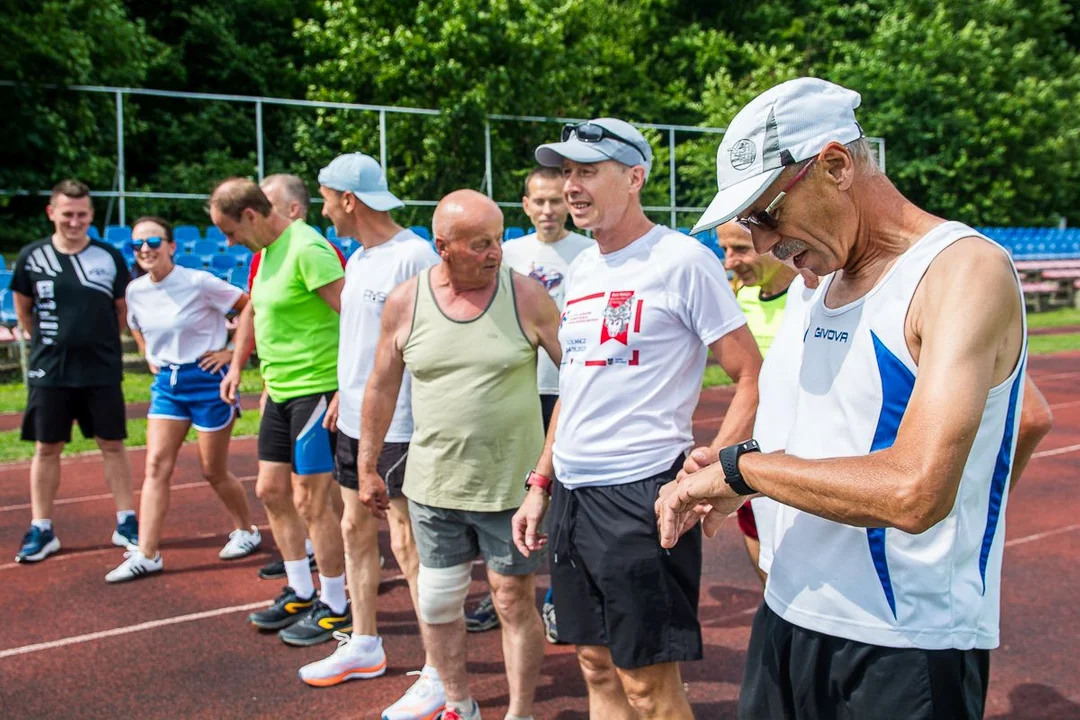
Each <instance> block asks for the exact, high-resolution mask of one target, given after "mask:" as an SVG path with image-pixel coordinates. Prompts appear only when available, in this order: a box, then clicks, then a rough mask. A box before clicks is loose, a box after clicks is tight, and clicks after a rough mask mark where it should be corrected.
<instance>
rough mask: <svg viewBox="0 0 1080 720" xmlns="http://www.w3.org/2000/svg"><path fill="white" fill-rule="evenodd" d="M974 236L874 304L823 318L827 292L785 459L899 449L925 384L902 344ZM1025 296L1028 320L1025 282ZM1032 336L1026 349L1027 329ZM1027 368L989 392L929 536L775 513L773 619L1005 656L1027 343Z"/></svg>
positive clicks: (952, 231) (962, 232)
mask: <svg viewBox="0 0 1080 720" xmlns="http://www.w3.org/2000/svg"><path fill="white" fill-rule="evenodd" d="M971 236H978V237H982V236H980V235H979V234H978V233H977V232H975V231H974V230H973V229H971V228H970V227H967V226H966V225H963V224H961V223H956V222H946V223H942V224H941V225H938V226H937V227H936V228H934V229H933V230H931V231H930V232H929V233H927V234H926V235H925V236H924V237H922V238H921V239H920V240H919V241H918V242H917V243H915V244H914V245H913V246H912V247H911V248H910V249H909V250H907V251H906V252H905V253H904V254H903V255H902V256H901V257H900V258H899V259H898V260H897V261H896V263H895V264H894V265H893V267H892V268H891V269H890V270H889V271H888V272H887V273H886V274H885V276H884V277H883V278H882V279H881V280H880V281H879V282H878V283H877V285H875V286H874V288H873V289H872V290H870V292H869V293H867V294H866V295H865V296H864V297H863V298H860V299H859V300H856V301H854V302H851V303H849V304H847V305H845V306H843V307H839V308H828V307H826V306H825V304H824V298H825V297H826V294H827V292H828V287H829V284H830V283H831V279H828V280H825V281H823V282H822V284H821V289H820V291H819V292H818V294H817V295H816V296H815V298H814V300H813V302H812V303H811V305H810V308H809V311H808V313H807V321H806V322H807V324H806V326H805V330H804V333H803V337H804V346H803V358H802V364H801V368H800V375H799V387H798V392H797V403H796V409H795V418H794V424H793V425H792V428H791V432H790V433H789V436H788V441H787V444H786V446H785V448H786V451H787V453H788V454H790V455H795V456H797V457H801V458H811V459H812V458H831V457H853V456H860V455H866V454H868V453H871V452H874V451H877V450H881V449H884V448H887V447H890V446H891V445H892V443H893V442H894V440H895V438H896V432H897V428H898V427H899V425H900V421H901V419H902V418H903V415H904V412H905V411H906V409H907V403H908V400H909V398H910V395H911V391H912V387H913V385H914V383H915V377H916V376H917V375H918V372H919V368H918V367H917V366H916V365H915V362H914V361H913V360H912V358H911V354H910V353H909V352H908V348H907V342H906V340H905V338H904V318H905V316H906V315H907V311H908V306H909V305H910V303H911V298H912V296H913V294H914V293H915V290H916V288H917V287H918V285H919V282H920V281H921V279H922V277H923V275H924V273H925V272H926V269H927V267H928V266H929V265H930V263H931V262H932V261H933V260H934V258H935V257H937V255H938V253H940V252H941V251H942V250H943V249H945V248H946V247H948V246H949V245H951V244H952V243H953V242H955V241H956V240H959V239H961V238H964V237H971ZM987 242H991V241H989V240H987ZM994 247H998V246H997V245H995V246H994ZM1002 252H1004V251H1002ZM1014 272H1015V271H1014ZM1016 292H1017V300H1018V302H1020V303H1021V307H1023V298H1022V297H1021V295H1020V290H1019V278H1018V279H1017V290H1016ZM956 321H957V322H963V319H962V318H957V319H956ZM1023 324H1024V328H1023V329H1024V337H1026V336H1027V321H1026V319H1025V320H1024V321H1023ZM1020 358H1021V360H1020V362H1018V363H1017V365H1016V367H1015V368H1014V369H1013V372H1012V373H1011V374H1010V375H1009V377H1008V378H1007V379H1006V380H1005V381H1004V382H1002V383H1001V384H1000V385H998V386H997V387H994V388H992V389H991V390H990V392H989V395H988V397H987V401H986V408H985V409H984V410H983V413H982V418H981V419H980V422H979V428H978V431H977V432H976V435H975V441H974V445H973V446H972V448H971V454H970V455H969V456H968V460H967V463H966V464H965V465H964V470H963V476H962V479H961V481H960V486H959V488H958V490H957V495H956V503H955V505H954V506H953V508H952V510H951V511H950V512H949V515H948V517H946V518H945V519H944V520H942V521H941V522H939V523H938V524H937V525H935V526H934V527H932V528H930V529H929V530H927V531H926V532H924V533H921V534H919V535H911V534H908V533H905V532H902V531H900V530H897V529H894V528H888V529H881V528H870V529H867V528H860V527H852V526H849V525H843V524H840V523H836V522H831V521H829V520H825V519H822V518H820V517H817V516H815V515H811V514H809V513H805V512H801V511H799V510H795V509H793V508H790V507H787V506H783V505H779V506H778V508H779V509H778V515H779V518H778V522H777V531H778V534H777V537H776V539H775V547H774V549H773V559H772V568H771V569H772V572H770V573H769V579H768V583H767V585H766V588H765V600H766V602H767V603H768V604H769V607H771V608H772V609H773V611H774V612H776V613H777V614H779V615H780V616H781V617H783V618H784V619H785V620H787V621H789V622H791V623H793V624H795V625H798V626H800V627H803V628H807V629H810V630H815V631H818V632H822V633H826V634H828V635H833V636H837V637H842V638H847V639H850V640H856V641H859V642H863V643H868V644H872V645H879V646H886V647H917V648H923V649H929V650H933V649H946V648H956V649H960V650H967V649H971V648H984V649H991V648H994V647H996V646H997V644H998V616H999V600H1000V590H1001V556H1002V549H1003V546H1004V540H1005V505H1006V501H1007V499H1008V485H1009V475H1010V471H1011V469H1012V461H1013V454H1014V452H1015V448H1016V431H1017V427H1018V426H1019V423H1020V412H1019V408H1020V405H1021V400H1022V394H1023V387H1022V386H1023V372H1024V364H1025V362H1026V359H1027V346H1026V341H1025V346H1024V348H1023V349H1022V352H1021V355H1020Z"/></svg>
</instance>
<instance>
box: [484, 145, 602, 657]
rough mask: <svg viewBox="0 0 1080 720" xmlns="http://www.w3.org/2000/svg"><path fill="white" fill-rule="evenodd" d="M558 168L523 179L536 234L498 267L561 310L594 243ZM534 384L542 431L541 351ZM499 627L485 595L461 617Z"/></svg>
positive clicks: (545, 383) (548, 409)
mask: <svg viewBox="0 0 1080 720" xmlns="http://www.w3.org/2000/svg"><path fill="white" fill-rule="evenodd" d="M562 191H563V178H562V169H561V168H554V167H544V166H543V165H541V166H539V167H536V168H534V169H533V170H532V172H530V173H529V174H528V176H527V177H526V178H525V194H524V196H522V198H521V206H522V208H523V209H524V210H525V214H526V215H528V216H529V219H530V220H532V223H533V226H534V227H535V228H536V232H534V233H530V234H529V235H526V236H525V237H522V238H520V239H518V240H512V241H510V242H507V243H505V244H504V245H503V264H504V265H507V266H509V267H510V268H511V269H513V270H514V271H515V272H519V273H521V274H522V275H528V276H529V277H531V278H533V279H535V280H537V281H538V282H540V284H542V285H543V286H544V288H546V289H547V291H548V293H549V294H550V295H551V299H552V300H554V301H555V304H556V305H558V306H559V310H560V311H562V309H563V305H564V304H565V303H566V286H567V280H568V277H567V276H568V275H569V272H570V264H571V263H572V262H574V258H576V257H577V256H578V253H580V252H581V251H582V250H584V249H586V248H588V247H592V246H593V245H595V244H596V243H595V241H593V240H591V239H590V238H587V237H585V236H584V235H579V234H578V233H573V232H570V231H569V230H567V229H566V218H567V216H568V215H569V214H570V210H569V208H567V206H566V201H565V200H564V199H563V192H562ZM536 386H537V388H538V389H539V391H540V409H541V411H542V412H543V414H544V432H545V433H546V432H547V429H548V424H549V423H550V422H551V413H552V411H553V410H554V409H555V402H556V401H557V400H558V399H559V368H558V367H556V365H555V363H553V362H552V361H551V358H549V357H548V355H547V353H546V352H544V350H543V348H540V349H539V350H538V351H537V360H536ZM542 615H543V618H544V631H545V634H546V635H547V639H548V641H549V642H552V643H557V642H558V641H559V634H558V630H557V629H556V624H555V603H554V602H553V601H552V590H551V588H550V587H549V588H548V591H547V595H546V596H545V597H544V610H543V613H542ZM498 626H499V616H498V615H497V614H496V613H495V606H494V604H493V603H492V600H491V595H490V594H489V595H488V596H487V597H485V598H484V600H482V601H481V602H480V604H479V605H478V606H477V607H476V609H475V610H473V611H472V612H471V613H469V614H468V615H467V616H466V617H465V627H466V629H467V630H468V631H469V632H482V631H484V630H490V629H492V628H495V627H498Z"/></svg>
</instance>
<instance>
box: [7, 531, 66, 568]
mask: <svg viewBox="0 0 1080 720" xmlns="http://www.w3.org/2000/svg"><path fill="white" fill-rule="evenodd" d="M59 549H60V540H59V538H57V537H56V535H54V534H53V531H52V529H49V530H42V529H41V528H39V527H37V526H36V525H31V526H30V529H29V530H27V531H26V534H25V535H23V540H22V547H21V548H19V554H18V555H16V556H15V562H20V563H35V562H40V561H41V560H44V559H45V558H47V557H49V556H50V555H52V554H53V553H54V552H56V551H57V550H59Z"/></svg>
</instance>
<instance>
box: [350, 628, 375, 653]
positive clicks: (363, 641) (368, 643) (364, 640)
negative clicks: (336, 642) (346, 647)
mask: <svg viewBox="0 0 1080 720" xmlns="http://www.w3.org/2000/svg"><path fill="white" fill-rule="evenodd" d="M352 644H355V645H356V647H357V648H358V649H360V650H362V651H364V652H374V651H375V648H377V647H379V636H378V635H361V634H360V633H355V632H354V633H353V634H352Z"/></svg>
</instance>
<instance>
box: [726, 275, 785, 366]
mask: <svg viewBox="0 0 1080 720" xmlns="http://www.w3.org/2000/svg"><path fill="white" fill-rule="evenodd" d="M735 298H736V299H737V300H738V301H739V307H741V308H742V311H743V314H744V315H746V326H747V327H748V328H750V332H751V334H753V336H754V339H755V340H757V344H758V350H760V351H761V356H762V357H764V356H765V353H767V352H769V347H770V346H771V345H772V341H773V338H774V337H776V333H777V332H779V330H780V322H781V320H783V318H784V308H785V307H786V306H787V290H785V291H784V292H782V293H780V294H779V295H777V296H775V297H771V298H769V299H767V300H762V299H761V288H759V287H743V288H741V289H740V290H739V292H737V293H736V294H735Z"/></svg>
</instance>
